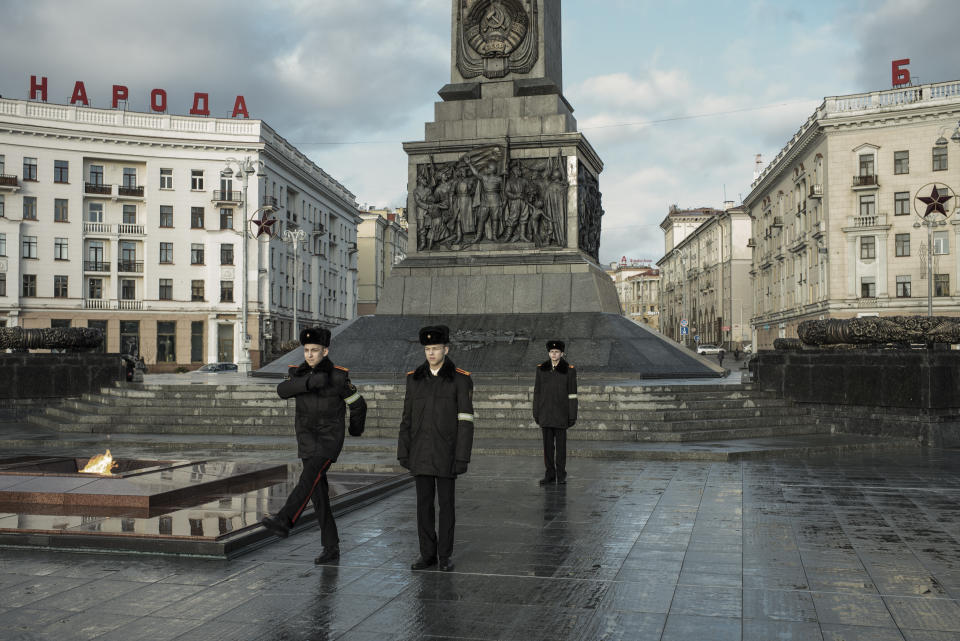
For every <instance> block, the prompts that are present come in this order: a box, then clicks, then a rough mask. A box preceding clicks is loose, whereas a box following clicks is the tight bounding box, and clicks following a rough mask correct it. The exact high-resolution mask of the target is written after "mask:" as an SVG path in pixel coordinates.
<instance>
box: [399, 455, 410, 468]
mask: <svg viewBox="0 0 960 641" xmlns="http://www.w3.org/2000/svg"><path fill="white" fill-rule="evenodd" d="M397 460H398V461H400V467H402V468H404V469H407V470H409V469H410V459H407V458H402V459H397Z"/></svg>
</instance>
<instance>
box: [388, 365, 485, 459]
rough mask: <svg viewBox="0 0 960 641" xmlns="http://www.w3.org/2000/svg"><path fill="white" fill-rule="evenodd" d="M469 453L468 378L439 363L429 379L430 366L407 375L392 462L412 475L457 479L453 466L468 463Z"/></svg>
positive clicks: (470, 399) (470, 388)
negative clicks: (395, 457) (398, 431)
mask: <svg viewBox="0 0 960 641" xmlns="http://www.w3.org/2000/svg"><path fill="white" fill-rule="evenodd" d="M472 449H473V380H472V379H471V378H470V373H469V372H465V371H464V370H462V369H458V368H457V367H456V365H454V364H453V361H451V360H450V359H449V358H446V359H444V362H443V365H442V366H441V367H440V371H439V372H438V373H437V375H436V376H434V375H433V374H432V373H431V372H430V365H429V364H428V363H427V362H424V363H423V365H421V366H420V367H418V368H417V369H415V370H413V371H412V372H408V373H407V391H406V395H405V396H404V399H403V418H402V420H401V421H400V435H399V439H398V441H397V459H398V460H399V461H400V464H401V465H403V466H404V467H405V468H407V469H408V470H410V474H412V475H414V476H420V475H425V476H440V477H444V478H456V476H457V473H456V467H457V462H460V463H469V462H470V452H471V450H472Z"/></svg>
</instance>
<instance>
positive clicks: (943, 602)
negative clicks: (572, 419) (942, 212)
mask: <svg viewBox="0 0 960 641" xmlns="http://www.w3.org/2000/svg"><path fill="white" fill-rule="evenodd" d="M568 468H569V472H570V477H569V483H568V484H567V485H566V486H556V485H553V486H548V487H546V488H542V487H539V486H538V485H537V483H536V479H537V478H538V477H539V476H540V475H541V474H542V462H541V461H540V459H539V458H537V457H525V456H513V457H503V456H486V455H481V456H478V457H476V459H475V461H474V463H473V464H472V465H471V469H470V472H469V473H468V474H467V475H465V476H463V477H461V478H460V479H459V480H458V482H457V537H456V545H455V550H454V560H455V562H456V564H457V565H456V569H455V571H454V572H452V573H439V572H412V571H410V570H409V564H410V562H412V561H413V560H414V558H415V557H416V555H417V542H416V523H415V517H414V513H415V512H414V511H415V502H416V501H415V495H414V492H413V491H412V489H408V490H404V491H402V492H400V493H397V494H395V495H393V496H390V497H388V498H386V499H384V500H383V501H380V502H378V503H375V504H373V505H369V506H367V507H364V508H361V509H359V510H357V511H355V512H352V513H350V514H347V515H345V516H343V517H342V518H340V519H339V520H338V525H339V529H340V536H341V547H342V550H343V555H342V558H341V560H340V562H339V563H338V564H336V565H330V566H315V565H314V564H313V562H312V559H313V557H314V556H315V555H316V554H317V553H319V551H320V544H319V535H318V533H317V531H316V529H311V530H307V531H305V532H303V533H300V534H295V535H293V536H291V537H290V538H288V539H285V540H282V541H281V540H278V541H277V542H276V543H274V544H273V545H270V546H267V547H265V548H261V549H259V550H256V551H254V552H252V553H251V554H248V555H245V556H243V557H240V558H238V559H235V560H233V561H205V560H197V559H176V558H173V559H170V558H154V557H135V556H119V555H96V554H90V555H80V554H72V553H52V552H42V551H14V550H0V590H2V593H3V595H4V596H3V599H2V602H0V630H3V631H4V634H3V638H11V639H31V640H32V639H47V638H56V639H61V640H67V641H69V640H70V639H98V640H106V639H132V638H136V639H176V640H180V641H183V640H187V639H203V640H204V641H209V640H211V639H263V640H271V641H279V640H281V639H284V640H292V639H340V640H345V641H372V640H375V639H376V640H378V641H382V640H391V639H410V640H413V639H431V640H432V639H461V640H462V639H473V640H488V639H489V640H493V639H506V640H517V641H520V640H522V641H528V640H531V639H534V640H536V639H551V640H557V641H562V640H574V639H588V640H604V641H612V640H631V641H633V640H636V639H659V640H660V641H663V640H667V639H672V640H679V641H693V640H699V639H709V640H711V641H713V640H722V639H734V640H738V641H742V640H746V639H751V640H758V641H770V640H773V639H794V640H805V639H816V640H818V641H824V640H832V641H840V640H841V639H842V640H844V641H852V640H869V641H884V640H886V639H896V640H899V641H956V640H957V639H960V451H949V450H924V449H912V450H908V451H900V452H883V451H877V452H851V453H846V454H844V455H842V456H836V455H831V456H819V457H808V458H804V459H796V458H794V459H775V460H762V461H752V460H742V461H641V460H605V459H597V458H571V459H570V461H569V465H568ZM91 594H97V595H98V597H96V598H95V597H92V596H90V595H91Z"/></svg>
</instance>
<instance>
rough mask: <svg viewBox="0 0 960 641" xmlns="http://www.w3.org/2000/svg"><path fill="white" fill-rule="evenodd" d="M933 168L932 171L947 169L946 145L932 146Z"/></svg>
mask: <svg viewBox="0 0 960 641" xmlns="http://www.w3.org/2000/svg"><path fill="white" fill-rule="evenodd" d="M933 170H934V171H946V170H947V148H946V147H934V148H933Z"/></svg>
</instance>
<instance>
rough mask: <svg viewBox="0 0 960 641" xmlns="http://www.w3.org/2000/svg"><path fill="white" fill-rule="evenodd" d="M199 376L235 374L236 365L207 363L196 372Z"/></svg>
mask: <svg viewBox="0 0 960 641" xmlns="http://www.w3.org/2000/svg"><path fill="white" fill-rule="evenodd" d="M196 371H197V373H199V374H223V373H226V372H236V371H237V364H236V363H207V364H206V365H204V366H203V367H200V368H199V369H197V370H196Z"/></svg>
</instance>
